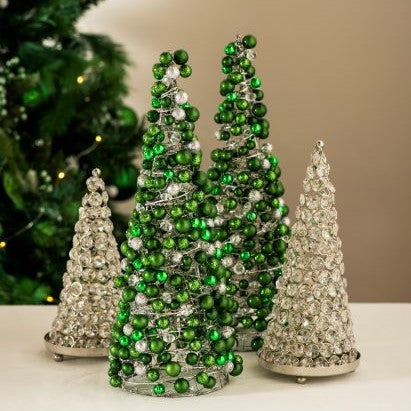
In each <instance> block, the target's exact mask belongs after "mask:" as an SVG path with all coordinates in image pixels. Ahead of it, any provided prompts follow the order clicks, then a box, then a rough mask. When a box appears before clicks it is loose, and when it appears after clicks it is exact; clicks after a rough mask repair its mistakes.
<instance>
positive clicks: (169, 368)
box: [166, 361, 181, 377]
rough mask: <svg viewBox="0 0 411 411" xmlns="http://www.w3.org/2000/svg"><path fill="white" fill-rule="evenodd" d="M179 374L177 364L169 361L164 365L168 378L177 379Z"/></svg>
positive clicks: (179, 369) (179, 370) (178, 365)
mask: <svg viewBox="0 0 411 411" xmlns="http://www.w3.org/2000/svg"><path fill="white" fill-rule="evenodd" d="M180 372H181V365H180V364H179V363H178V362H174V361H170V362H169V363H168V364H167V365H166V373H167V375H169V376H170V377H177V376H178V375H179V374H180Z"/></svg>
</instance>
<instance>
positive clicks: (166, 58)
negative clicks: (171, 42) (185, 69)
mask: <svg viewBox="0 0 411 411" xmlns="http://www.w3.org/2000/svg"><path fill="white" fill-rule="evenodd" d="M172 61H173V56H172V55H171V53H169V52H168V51H166V52H164V53H161V54H160V63H161V64H163V65H165V66H168V65H169V64H170V63H171V62H172Z"/></svg>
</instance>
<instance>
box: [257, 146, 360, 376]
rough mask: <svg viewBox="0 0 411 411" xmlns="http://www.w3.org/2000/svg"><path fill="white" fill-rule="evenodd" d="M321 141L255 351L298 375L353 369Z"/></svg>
mask: <svg viewBox="0 0 411 411" xmlns="http://www.w3.org/2000/svg"><path fill="white" fill-rule="evenodd" d="M329 171H330V167H329V165H328V163H327V160H326V158H325V155H324V152H323V143H322V142H321V141H319V142H318V143H317V144H316V146H315V148H314V151H313V152H312V155H311V163H310V165H309V166H308V168H307V174H306V178H305V180H304V183H303V187H304V192H303V194H301V196H300V204H299V206H298V207H297V210H296V222H295V224H294V225H293V228H292V235H291V239H290V242H289V246H288V251H287V254H288V259H287V262H286V264H285V266H284V268H283V275H282V277H281V278H280V279H279V280H278V282H277V288H278V294H277V295H276V297H275V300H274V310H273V318H272V320H271V321H270V323H269V326H268V329H267V331H266V333H265V336H264V346H263V347H262V349H261V350H260V351H259V353H258V355H259V357H260V363H261V365H262V366H264V367H266V368H268V369H271V370H273V371H276V372H278V373H283V374H289V375H295V376H298V377H300V379H299V382H304V380H305V378H304V377H307V376H326V375H335V374H343V373H347V372H350V371H353V370H354V369H355V368H356V366H357V365H358V359H359V354H358V352H357V350H356V348H355V341H354V335H353V330H352V321H351V315H350V310H349V307H348V296H347V291H346V286H347V283H346V280H345V278H344V277H343V273H344V263H343V254H342V252H341V240H340V238H339V236H338V225H337V211H336V209H335V196H334V193H335V188H334V186H333V185H332V183H331V182H330V180H329Z"/></svg>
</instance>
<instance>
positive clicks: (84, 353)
mask: <svg viewBox="0 0 411 411" xmlns="http://www.w3.org/2000/svg"><path fill="white" fill-rule="evenodd" d="M44 345H45V346H46V348H47V350H48V351H50V352H52V353H53V359H54V361H56V362H61V361H63V360H64V356H68V357H87V358H92V357H108V348H72V347H63V346H61V345H55V344H53V343H52V342H51V341H50V335H49V333H47V334H46V335H45V336H44Z"/></svg>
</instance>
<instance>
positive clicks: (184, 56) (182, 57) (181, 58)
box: [173, 50, 188, 65]
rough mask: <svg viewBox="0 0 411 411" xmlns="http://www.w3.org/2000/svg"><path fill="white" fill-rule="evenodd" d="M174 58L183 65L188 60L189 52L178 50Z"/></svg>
mask: <svg viewBox="0 0 411 411" xmlns="http://www.w3.org/2000/svg"><path fill="white" fill-rule="evenodd" d="M173 58H174V61H175V62H176V63H177V64H179V65H183V64H185V63H187V61H188V53H187V52H186V51H185V50H176V51H175V52H174V56H173Z"/></svg>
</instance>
